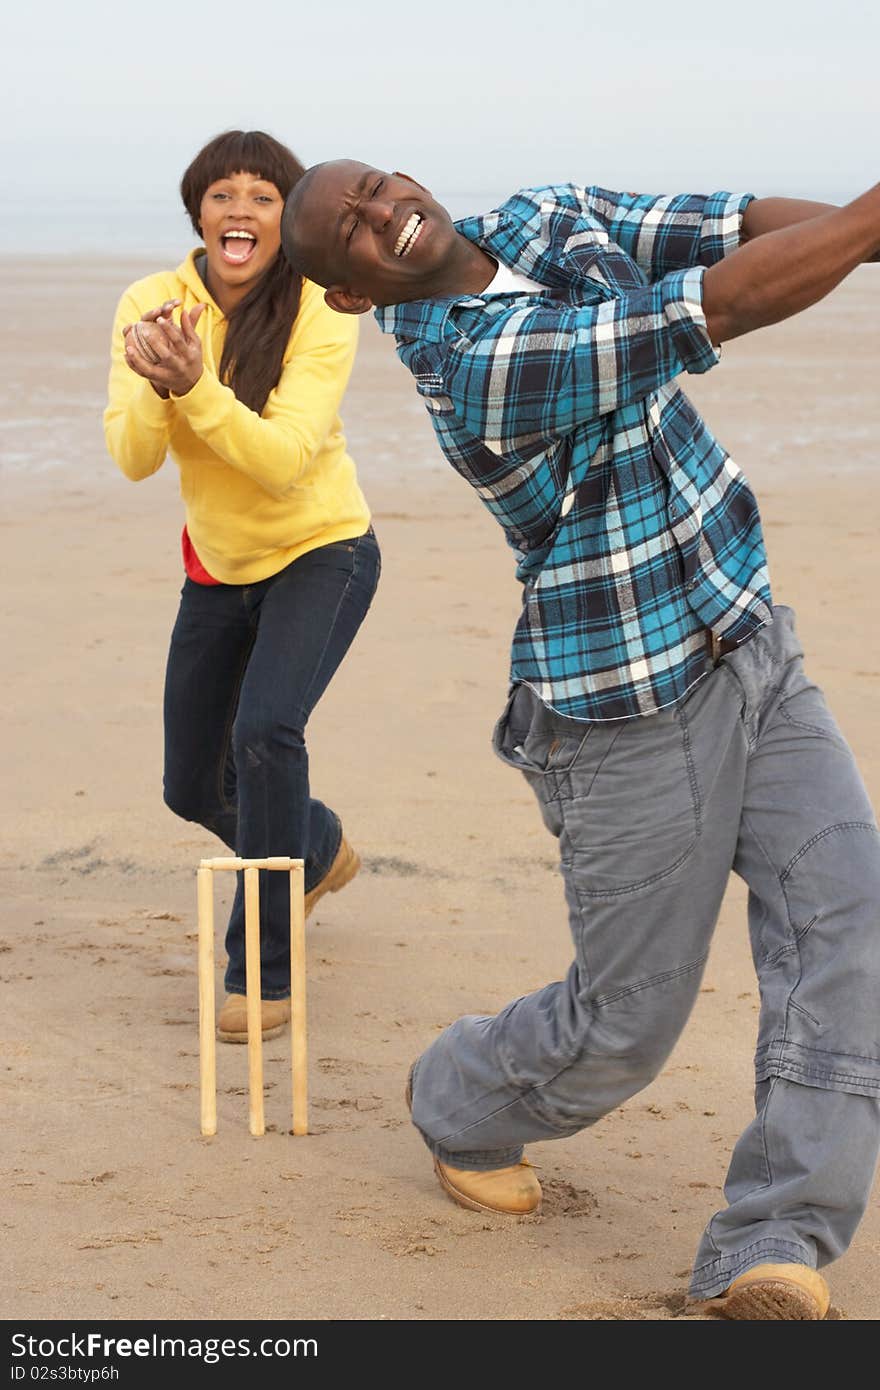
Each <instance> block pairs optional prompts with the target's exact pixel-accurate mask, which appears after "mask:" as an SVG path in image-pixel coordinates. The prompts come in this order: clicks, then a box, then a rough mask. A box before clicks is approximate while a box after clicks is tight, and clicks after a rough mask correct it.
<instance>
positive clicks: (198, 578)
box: [180, 526, 220, 584]
mask: <svg viewBox="0 0 880 1390" xmlns="http://www.w3.org/2000/svg"><path fill="white" fill-rule="evenodd" d="M180 548H181V550H182V551H183V568H184V569H185V570H186V573H187V575H188V577H189V578H190V579H191V580H192V581H193V583H194V584H219V583H220V580H219V579H215V578H214V576H213V575H212V574H209V573H208V571H207V570H206V569H205V566H204V565H203V564H202V562H201V560H200V559H199V557H198V555H197V554H196V548H195V546H194V545H193V543H192V541H191V540H190V538H189V531H187V529H186V527H185V526H184V528H183V535H182V536H181V537H180Z"/></svg>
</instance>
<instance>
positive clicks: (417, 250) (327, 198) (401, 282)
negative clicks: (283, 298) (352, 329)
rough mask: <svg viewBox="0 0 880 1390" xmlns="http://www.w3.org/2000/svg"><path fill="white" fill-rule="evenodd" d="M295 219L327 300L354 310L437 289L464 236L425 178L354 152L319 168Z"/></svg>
mask: <svg viewBox="0 0 880 1390" xmlns="http://www.w3.org/2000/svg"><path fill="white" fill-rule="evenodd" d="M296 226H297V241H298V242H299V244H300V246H301V247H302V248H304V250H305V251H306V254H307V256H308V259H309V261H310V262H311V263H312V264H313V265H315V266H316V267H318V268H319V269H320V270H321V272H322V274H321V279H322V282H323V283H324V284H325V285H326V286H327V287H328V292H327V299H328V302H330V303H331V304H333V307H334V308H339V309H343V310H347V311H348V312H354V313H362V312H363V311H364V310H365V309H369V308H370V306H371V303H372V304H401V303H405V302H407V301H409V300H413V299H424V298H429V297H430V296H431V295H432V294H434V293H436V292H438V286H440V285H441V284H442V283H443V272H444V269H445V268H446V267H448V264H449V260H450V256H451V254H452V252H453V250H454V247H455V244H456V240H457V235H458V234H457V233H456V231H455V228H454V227H453V225H452V219H451V218H450V216H449V213H448V212H447V211H446V209H445V208H443V207H441V206H440V204H439V203H437V202H435V201H434V199H433V198H432V197H431V195H430V193H429V192H428V191H427V189H425V188H422V186H421V184H418V183H416V182H415V181H414V180H413V179H411V178H408V177H407V176H406V175H405V174H386V173H383V172H382V171H381V170H379V169H373V168H372V167H371V166H370V165H368V164H360V163H358V162H357V161H356V160H351V159H341V160H336V161H334V162H333V163H331V164H327V165H324V166H323V167H321V168H320V169H318V170H317V171H316V173H315V176H314V178H313V179H312V181H311V182H310V183H309V185H308V188H307V189H306V191H305V193H304V195H303V199H302V202H301V204H300V205H299V206H298V207H297V209H296ZM337 300H341V302H336V301H337Z"/></svg>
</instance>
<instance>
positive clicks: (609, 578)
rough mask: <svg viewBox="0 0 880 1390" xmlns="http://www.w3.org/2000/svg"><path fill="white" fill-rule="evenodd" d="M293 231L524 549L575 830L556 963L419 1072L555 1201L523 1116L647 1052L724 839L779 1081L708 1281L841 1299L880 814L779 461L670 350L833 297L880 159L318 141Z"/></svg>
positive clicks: (744, 1165) (496, 1195)
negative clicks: (713, 401) (685, 185)
mask: <svg viewBox="0 0 880 1390" xmlns="http://www.w3.org/2000/svg"><path fill="white" fill-rule="evenodd" d="M282 235H283V244H284V248H285V251H286V253H287V255H288V256H289V258H290V260H291V261H292V263H293V264H294V266H295V267H296V268H297V269H299V270H301V271H302V272H303V273H304V274H306V275H308V276H309V277H310V278H312V279H313V280H316V281H318V283H320V284H322V285H324V286H325V287H326V298H327V302H328V303H329V304H330V305H331V306H332V307H333V308H335V309H338V310H340V311H341V312H347V313H363V312H365V311H366V310H368V309H370V308H372V307H373V306H374V305H375V306H378V307H377V318H378V320H379V323H380V325H381V327H382V328H383V329H384V330H385V331H386V332H391V333H394V334H395V337H396V339H397V350H398V354H399V356H400V358H401V360H402V361H403V362H404V363H405V364H406V366H408V367H409V369H410V371H411V372H412V373H413V375H414V377H415V379H416V385H417V388H418V390H419V392H420V394H421V395H422V396H423V398H424V400H425V404H426V406H427V408H428V410H429V412H430V414H431V418H432V421H433V424H434V427H435V430H436V433H437V436H438V439H439V442H440V445H441V447H442V448H443V450H444V452H445V454H446V456H447V458H448V459H449V460H450V462H451V463H452V464H453V466H454V467H455V468H456V469H457V470H458V471H459V472H460V473H461V474H462V475H463V476H464V477H465V478H467V480H468V481H469V482H470V483H471V484H472V485H473V486H474V487H475V488H476V490H477V492H478V493H479V495H480V497H481V499H482V500H483V501H484V502H485V504H486V505H487V506H488V507H489V508H490V510H491V511H492V512H493V514H494V515H495V516H496V517H497V518H498V520H499V521H500V522H501V524H502V526H503V527H504V531H505V534H506V537H507V540H508V542H509V543H510V545H511V546H512V547H513V548H514V550H515V551H516V555H517V564H518V568H517V574H518V577H519V579H520V580H521V581H522V583H523V585H524V590H523V609H522V614H521V617H520V619H519V622H518V624H517V627H516V632H515V634H514V639H513V650H512V665H511V684H510V695H509V699H508V703H507V707H506V709H505V711H504V713H503V715H502V717H501V719H500V720H499V722H498V725H497V726H496V730H495V749H496V751H497V752H498V754H499V755H500V756H501V758H502V759H503V760H504V761H506V762H508V763H510V764H511V765H513V766H514V767H518V768H520V769H521V770H522V771H523V773H524V774H525V776H526V778H527V780H528V781H529V783H530V784H531V786H532V788H533V790H534V791H535V793H536V795H537V798H538V801H539V804H540V806H541V811H542V814H543V817H544V820H545V822H546V824H547V826H548V828H549V829H550V831H551V832H552V833H553V834H554V835H556V836H557V837H558V838H559V841H560V848H561V865H562V873H563V876H564V880H565V888H566V897H567V902H568V906H569V910H570V921H571V929H572V934H573V936H574V942H575V960H574V963H573V965H572V967H571V969H570V971H569V973H568V975H567V977H566V979H565V980H563V981H557V982H555V983H553V984H550V985H548V986H546V988H544V989H541V990H538V991H537V992H536V993H534V994H531V995H528V996H526V997H524V998H522V999H518V1000H516V1001H514V1002H513V1003H512V1004H510V1005H509V1006H508V1007H507V1008H505V1009H503V1010H502V1011H501V1012H500V1013H499V1014H498V1015H497V1016H495V1017H493V1018H483V1017H465V1018H461V1019H459V1020H458V1021H457V1022H456V1023H455V1024H453V1025H452V1027H450V1028H448V1029H447V1030H446V1031H445V1032H444V1033H443V1034H442V1035H441V1036H440V1037H438V1038H437V1039H436V1041H435V1042H434V1043H433V1044H432V1045H431V1046H430V1047H429V1048H428V1049H427V1051H426V1052H425V1053H424V1054H423V1055H422V1057H420V1058H419V1060H418V1061H417V1062H416V1064H415V1066H414V1067H413V1068H412V1071H411V1073H410V1079H409V1084H408V1097H409V1100H410V1105H411V1111H412V1117H413V1122H414V1123H415V1125H416V1126H417V1127H418V1129H419V1130H420V1132H421V1134H422V1136H423V1138H424V1139H425V1141H426V1143H427V1144H428V1147H429V1148H430V1150H431V1152H432V1153H433V1155H434V1164H435V1170H436V1173H437V1175H438V1177H439V1180H440V1182H441V1184H442V1185H443V1187H444V1189H445V1190H446V1192H447V1193H448V1194H449V1195H450V1196H452V1197H453V1198H454V1199H455V1200H456V1201H458V1202H459V1203H461V1204H462V1205H464V1206H467V1207H472V1208H475V1209H476V1210H487V1209H488V1210H492V1211H501V1212H510V1213H517V1214H519V1213H523V1212H528V1211H533V1210H535V1209H536V1208H537V1206H538V1204H539V1202H540V1196H541V1193H540V1187H539V1184H538V1182H537V1179H536V1177H535V1175H534V1173H533V1172H532V1170H531V1169H530V1167H529V1166H528V1163H527V1162H526V1160H524V1159H523V1156H522V1152H523V1145H524V1144H525V1143H528V1142H530V1141H534V1140H543V1139H552V1138H558V1137H561V1136H563V1135H569V1134H574V1133H576V1132H577V1131H578V1130H580V1129H582V1128H584V1127H585V1126H587V1125H591V1124H593V1123H595V1122H596V1120H598V1119H599V1118H600V1117H601V1116H602V1115H605V1114H607V1113H608V1112H609V1111H610V1110H612V1109H613V1108H615V1107H616V1106H619V1105H621V1104H622V1103H623V1102H624V1101H625V1100H626V1099H627V1098H628V1097H630V1096H632V1095H634V1094H635V1093H636V1092H637V1091H639V1090H641V1089H642V1088H643V1087H644V1086H646V1085H647V1084H648V1083H649V1082H650V1081H651V1080H652V1078H654V1077H655V1076H656V1075H657V1073H658V1072H659V1070H660V1069H661V1067H662V1066H663V1063H664V1061H665V1059H666V1058H667V1057H668V1055H669V1053H670V1051H671V1049H672V1047H673V1045H674V1044H675V1042H676V1039H677V1038H678V1036H679V1033H680V1031H681V1029H682V1027H683V1026H684V1023H685V1021H686V1019H687V1017H688V1014H689V1012H690V1010H691V1007H692V1005H693V1002H694V999H695V997H696V994H697V991H698V988H699V984H700V979H701V974H702V970H703V966H704V963H705V960H706V956H707V953H708V949H709V942H710V938H711V935H712V931H713V928H714V925H715V921H716V918H717V915H718V911H719V907H720V904H721V899H722V895H723V893H724V889H725V886H726V883H727V878H728V875H729V872H730V870H731V869H734V870H735V871H736V872H737V873H738V874H740V875H741V876H742V877H743V879H744V880H745V881H746V882H747V883H748V885H749V889H750V909H749V925H750V931H751V938H752V949H753V954H754V958H755V962H756V968H757V971H758V975H759V979H760V985H761V998H762V1006H761V1016H760V1025H759V1037H758V1051H757V1060H756V1083H757V1084H756V1115H755V1120H754V1122H753V1123H752V1124H751V1125H750V1126H749V1127H748V1129H747V1130H746V1132H745V1133H744V1134H743V1136H742V1138H741V1139H740V1140H739V1142H738V1144H737V1146H736V1148H735V1151H734V1153H733V1156H732V1160H731V1165H730V1171H729V1174H728V1180H727V1184H726V1187H725V1196H726V1200H727V1203H728V1205H727V1207H726V1209H725V1210H723V1211H721V1212H719V1213H717V1214H716V1215H715V1216H714V1217H713V1218H712V1220H711V1221H710V1223H709V1225H708V1227H707V1229H706V1232H705V1234H704V1236H703V1238H702V1241H701V1244H700V1247H699V1250H698V1253H697V1258H696V1262H695V1265H694V1271H693V1276H692V1280H691V1293H692V1295H693V1296H694V1297H695V1298H699V1299H704V1300H709V1301H710V1304H709V1306H711V1307H712V1308H713V1309H714V1310H717V1311H719V1312H721V1313H722V1314H723V1315H725V1316H728V1317H732V1318H740V1319H741V1318H770V1317H772V1318H806V1319H811V1318H823V1317H825V1315H826V1313H827V1310H828V1307H829V1294H828V1288H827V1285H826V1284H825V1281H824V1279H823V1278H822V1276H821V1275H820V1274H819V1273H818V1272H817V1267H818V1266H822V1265H824V1264H827V1263H828V1262H829V1261H831V1260H833V1259H835V1258H836V1257H837V1256H839V1255H840V1254H841V1253H842V1252H843V1251H844V1250H845V1249H846V1248H847V1246H848V1245H849V1243H850V1241H851V1239H852V1236H853V1233H854V1231H855V1228H856V1226H857V1224H858V1221H859V1219H860V1217H861V1215H862V1213H863V1211H864V1207H865V1203H866V1201H867V1197H868V1194H869V1191H870V1187H871V1182H872V1177H873V1172H874V1167H875V1163H876V1158H877V1151H878V1141H880V1099H878V1097H880V1023H878V1019H880V1011H878V1007H877V1005H878V996H880V989H878V984H880V949H878V932H877V902H878V896H880V852H878V848H880V847H878V831H877V826H876V822H875V819H874V815H873V812H872V810H871V807H870V804H869V801H868V797H867V795H866V792H865V790H864V787H863V785H862V782H861V780H860V778H859V775H858V772H857V770H856V768H855V765H854V762H853V759H852V755H851V753H850V752H849V750H848V748H847V746H846V744H845V742H844V741H843V739H842V737H841V735H840V733H839V732H838V730H837V728H836V726H835V724H834V722H833V720H832V718H831V716H830V714H829V713H828V711H827V709H826V707H825V703H824V700H823V697H822V695H821V693H820V692H819V691H818V690H817V689H816V687H815V686H813V685H812V684H811V683H810V682H809V681H808V680H807V678H806V676H805V675H804V672H803V666H802V662H801V656H802V652H801V648H800V646H799V644H798V641H797V638H796V636H795V632H794V626H793V615H792V614H791V612H790V610H788V609H785V608H778V607H777V608H774V607H773V604H772V599H771V594H770V587H769V582H768V576H767V567H766V559H765V552H764V543H763V539H762V535H761V526H760V519H759V516H758V509H757V505H756V503H755V499H754V497H753V495H752V493H751V490H750V488H749V486H748V484H747V482H746V480H745V478H744V477H743V475H742V474H741V472H740V471H739V469H738V468H737V466H736V465H735V464H734V463H733V461H732V460H731V459H730V458H729V456H728V455H727V454H726V453H725V451H724V450H723V449H722V448H721V446H720V445H719V444H718V443H717V441H716V440H715V439H713V437H712V435H711V434H710V432H709V430H708V429H707V427H706V425H705V424H704V423H703V421H702V420H701V419H700V417H699V416H698V415H697V413H696V412H695V411H694V409H693V408H692V406H691V405H690V404H689V402H688V401H687V399H686V398H685V397H684V396H683V395H682V393H681V392H680V391H679V390H677V389H676V387H675V384H674V378H675V377H676V376H678V375H679V374H680V373H681V372H683V371H688V372H703V371H706V370H707V369H708V368H710V367H712V366H714V365H715V363H716V362H717V361H718V359H719V356H720V345H721V344H722V343H723V342H725V341H726V340H728V339H730V338H734V337H737V336H738V335H740V334H742V333H747V332H749V331H751V330H753V329H756V328H760V327H762V326H763V325H765V324H770V323H774V322H777V321H779V320H781V319H785V318H787V317H789V316H790V315H792V314H794V313H797V312H798V311H799V310H801V309H804V308H806V307H807V306H808V305H810V304H813V303H815V302H816V301H817V300H819V299H821V298H822V297H823V296H824V295H826V294H827V293H828V292H829V291H830V290H831V289H832V288H833V287H834V286H835V285H837V284H838V283H839V282H840V281H841V280H842V279H843V278H844V276H845V275H847V274H848V273H849V272H850V271H851V270H852V269H853V268H854V267H855V266H856V265H858V264H859V263H860V262H861V261H864V260H868V259H875V258H876V257H877V254H878V251H880V187H875V188H873V189H872V190H871V191H870V192H868V193H866V194H864V195H863V196H862V197H860V198H858V199H856V200H855V201H854V202H853V203H850V204H849V205H848V206H847V207H845V208H841V209H837V208H829V207H826V206H825V205H822V204H815V203H802V202H798V201H792V200H788V199H775V198H772V199H760V200H758V199H752V198H751V197H749V196H743V197H737V196H731V195H729V194H726V193H720V194H715V195H713V196H711V197H708V198H704V197H693V196H680V197H671V198H654V197H643V196H637V195H634V194H615V193H609V192H607V191H605V190H602V189H598V188H588V189H582V188H578V187H574V186H570V185H565V186H560V187H546V188H539V189H526V190H524V191H521V192H519V193H517V194H515V195H514V196H513V197H512V198H510V199H509V200H508V202H506V203H505V204H504V205H503V206H502V207H501V208H500V209H498V210H497V211H495V212H493V213H490V214H489V215H488V216H487V217H483V218H469V219H467V220H465V221H463V222H460V223H456V224H453V222H452V221H451V220H450V218H449V215H448V214H447V213H446V211H445V210H444V209H443V208H442V207H441V206H440V205H439V204H438V203H436V202H435V201H434V200H433V199H432V198H431V196H430V194H429V193H428V192H427V190H425V189H424V188H422V187H421V185H419V184H417V183H416V182H414V181H413V180H412V179H410V178H408V177H406V176H404V175H401V174H387V173H382V172H381V171H378V170H375V169H373V168H371V167H369V166H367V165H363V164H359V163H357V162H355V161H352V160H341V161H336V162H333V163H329V164H324V165H318V166H316V167H315V168H313V169H311V170H309V171H308V172H307V174H306V175H305V177H304V178H303V179H302V180H301V181H300V182H299V183H298V184H297V186H296V187H295V189H294V190H293V192H292V194H291V195H290V198H289V201H288V204H287V207H286V209H285V215H284V219H283V224H282Z"/></svg>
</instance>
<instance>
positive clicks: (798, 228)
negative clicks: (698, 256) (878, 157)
mask: <svg viewBox="0 0 880 1390" xmlns="http://www.w3.org/2000/svg"><path fill="white" fill-rule="evenodd" d="M788 202H789V200H788V199H781V198H780V199H777V198H771V199H759V200H757V201H756V202H755V203H753V204H751V205H750V207H749V208H748V209H747V211H746V214H745V217H744V218H743V230H744V233H745V244H744V245H742V246H740V248H739V250H738V251H734V252H733V253H732V255H730V256H726V257H725V258H724V260H723V261H719V262H718V264H717V265H713V266H710V267H709V269H708V270H707V271H706V273H705V276H704V279H703V311H704V313H705V315H706V325H707V327H708V330H709V336H710V338H711V339H712V342H713V343H715V344H716V345H717V344H719V343H724V342H727V341H728V339H730V338H737V337H739V336H740V335H741V334H743V333H751V332H752V331H753V330H754V329H756V328H764V327H766V326H767V325H768V324H771V323H779V322H781V320H782V319H787V318H791V316H792V315H793V314H798V313H800V311H801V310H802V309H807V308H809V306H810V305H811V304H816V303H817V302H818V301H819V300H820V299H824V297H825V295H826V294H829V293H830V292H831V290H833V289H834V288H835V287H836V286H837V285H839V284H840V282H841V280H843V279H844V278H845V277H846V276H847V275H849V273H850V271H851V270H854V269H855V268H856V266H857V265H860V264H861V263H862V262H863V261H870V260H875V259H877V258H878V253H880V184H877V185H875V187H874V188H872V189H869V191H868V192H867V193H863V194H862V196H861V197H860V198H856V199H855V200H854V202H852V203H848V204H847V205H846V207H843V208H834V207H828V206H827V205H826V204H822V203H819V204H797V203H795V205H794V209H795V211H794V214H793V215H792V208H791V207H789V208H787V209H783V208H781V206H780V205H781V204H785V203H788ZM765 203H766V204H767V206H766V207H763V208H762V204H765ZM816 207H818V208H819V209H820V211H819V213H818V215H809V211H807V210H809V209H812V208H816ZM752 208H754V209H755V211H754V212H752ZM750 213H751V218H750V217H749V214H750ZM798 213H800V215H798Z"/></svg>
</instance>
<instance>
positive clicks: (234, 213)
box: [199, 173, 284, 312]
mask: <svg viewBox="0 0 880 1390" xmlns="http://www.w3.org/2000/svg"><path fill="white" fill-rule="evenodd" d="M283 207H284V199H283V198H282V197H281V194H280V193H279V192H278V189H277V188H276V187H275V185H274V183H269V182H267V180H266V179H261V178H259V176H258V175H257V174H246V173H238V174H230V175H229V177H228V178H225V179H218V180H217V182H216V183H212V184H211V185H210V186H209V187H208V188H207V189H206V190H205V196H204V197H203V198H202V204H201V208H200V209H199V221H200V222H201V227H202V239H203V241H204V243H205V250H206V251H207V253H208V278H209V280H210V282H211V283H210V286H209V288H210V290H211V293H212V294H213V296H214V298H215V299H216V300H217V303H218V304H219V305H220V308H221V309H223V310H224V312H227V311H228V310H229V309H231V308H234V306H235V305H236V304H237V303H238V301H239V300H240V299H242V298H243V297H244V296H245V295H246V294H247V293H248V291H249V290H250V289H252V288H253V286H254V285H255V284H256V282H257V280H259V278H260V276H261V275H262V274H263V273H264V271H265V270H266V269H267V268H268V266H269V265H271V263H272V261H273V260H274V259H275V257H276V256H277V254H278V250H279V248H280V246H281V213H282V210H283Z"/></svg>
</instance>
